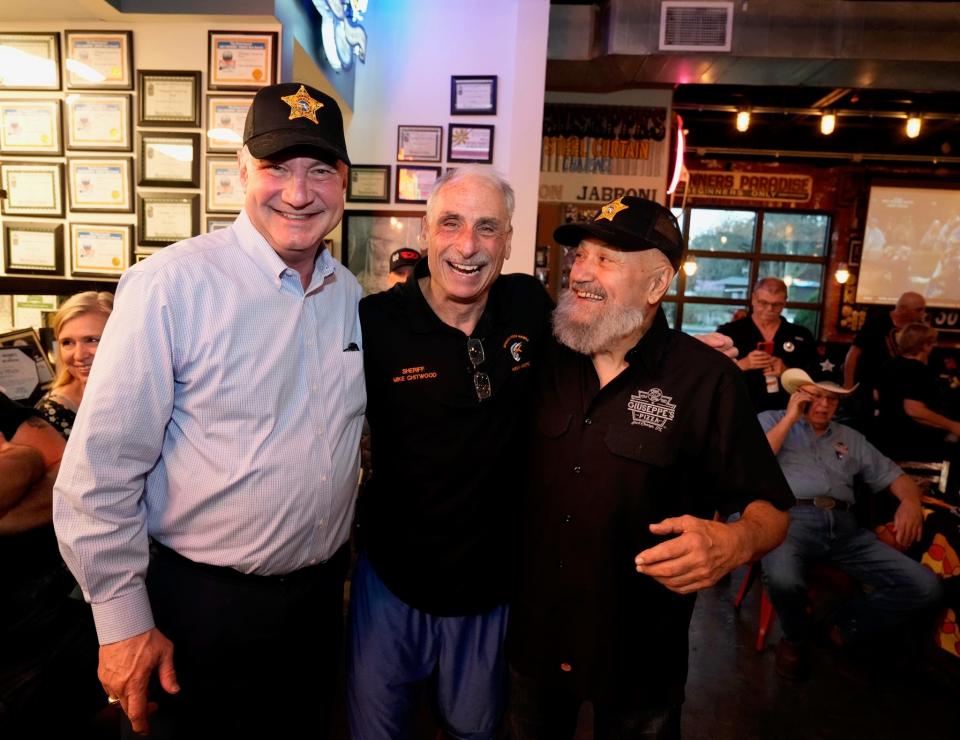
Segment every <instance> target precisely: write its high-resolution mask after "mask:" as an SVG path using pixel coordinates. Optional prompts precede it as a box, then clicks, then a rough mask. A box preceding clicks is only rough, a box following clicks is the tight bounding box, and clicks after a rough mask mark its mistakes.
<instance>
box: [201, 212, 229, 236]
mask: <svg viewBox="0 0 960 740" xmlns="http://www.w3.org/2000/svg"><path fill="white" fill-rule="evenodd" d="M235 220H236V219H234V218H232V217H231V218H226V217H224V216H207V217H206V228H205V229H204V232H205V233H207V234H209V233H210V232H212V231H220V229H226V228H229V227H230V226H233V222H234V221H235Z"/></svg>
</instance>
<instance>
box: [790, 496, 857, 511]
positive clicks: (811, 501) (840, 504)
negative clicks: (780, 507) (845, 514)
mask: <svg viewBox="0 0 960 740" xmlns="http://www.w3.org/2000/svg"><path fill="white" fill-rule="evenodd" d="M797 506H816V507H817V508H818V509H839V510H840V511H850V509H852V508H853V504H851V503H850V502H849V501H841V500H840V499H836V498H830V497H829V496H815V497H814V498H798V499H797Z"/></svg>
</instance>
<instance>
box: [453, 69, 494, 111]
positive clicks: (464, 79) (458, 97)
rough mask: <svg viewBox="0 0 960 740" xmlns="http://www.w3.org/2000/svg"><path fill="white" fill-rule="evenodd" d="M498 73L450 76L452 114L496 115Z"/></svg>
mask: <svg viewBox="0 0 960 740" xmlns="http://www.w3.org/2000/svg"><path fill="white" fill-rule="evenodd" d="M496 114H497V76H496V75H455V76H453V77H451V78H450V115H451V116H495V115H496Z"/></svg>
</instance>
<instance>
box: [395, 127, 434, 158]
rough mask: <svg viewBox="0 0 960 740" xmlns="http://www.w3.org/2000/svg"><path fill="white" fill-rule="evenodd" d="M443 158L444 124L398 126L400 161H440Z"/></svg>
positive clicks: (398, 156)
mask: <svg viewBox="0 0 960 740" xmlns="http://www.w3.org/2000/svg"><path fill="white" fill-rule="evenodd" d="M442 158H443V127H442V126H397V161H398V162H439V161H441V159H442Z"/></svg>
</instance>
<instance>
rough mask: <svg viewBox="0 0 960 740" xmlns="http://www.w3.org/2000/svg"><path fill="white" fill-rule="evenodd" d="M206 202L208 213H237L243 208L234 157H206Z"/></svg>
mask: <svg viewBox="0 0 960 740" xmlns="http://www.w3.org/2000/svg"><path fill="white" fill-rule="evenodd" d="M206 191H207V203H206V210H207V211H208V212H210V213H238V212H239V211H240V210H242V209H243V200H244V198H243V185H242V183H241V182H240V164H239V163H238V162H237V158H236V157H214V156H209V157H207V177H206Z"/></svg>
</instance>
